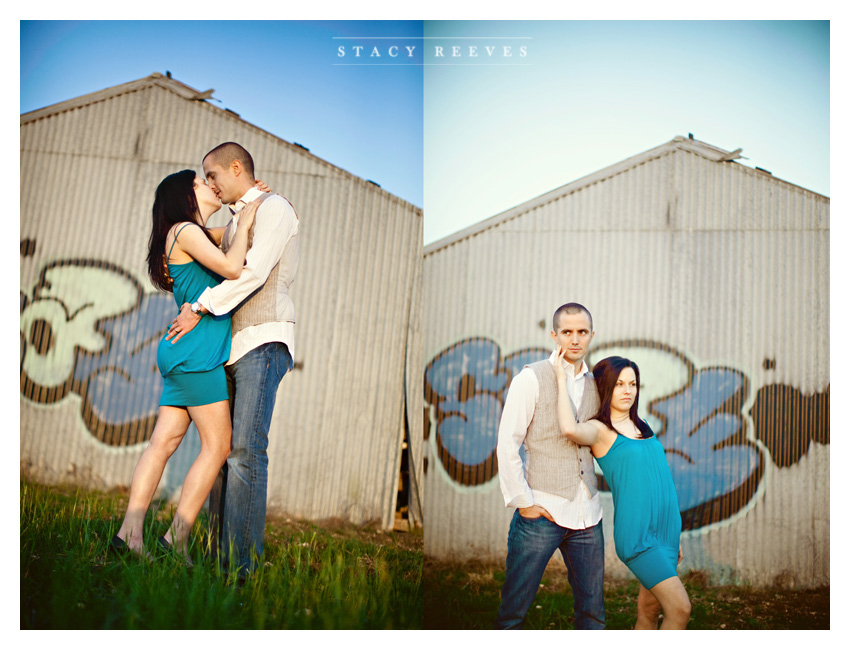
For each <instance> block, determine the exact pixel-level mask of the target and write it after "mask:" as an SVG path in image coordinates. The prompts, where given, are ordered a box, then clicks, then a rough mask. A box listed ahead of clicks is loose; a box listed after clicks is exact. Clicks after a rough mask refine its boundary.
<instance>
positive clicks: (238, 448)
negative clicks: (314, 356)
mask: <svg viewBox="0 0 850 650" xmlns="http://www.w3.org/2000/svg"><path fill="white" fill-rule="evenodd" d="M291 369H292V357H291V355H290V354H289V349H288V348H287V347H286V345H285V344H284V343H279V342H274V343H266V344H264V345H261V346H259V347H257V348H254V349H253V350H251V351H250V352H248V353H247V354H246V355H245V356H243V357H242V358H241V359H239V361H237V362H236V363H234V364H232V365H229V366H226V367H225V370H226V371H227V388H228V392H229V393H230V413H231V417H232V419H233V438H232V440H231V443H230V446H231V451H230V456H228V458H227V462H226V463H225V465H224V467H222V471H221V472H220V474H219V480H217V481H216V484H215V485H214V486H213V491H212V492H211V493H210V513H211V519H212V520H213V529H214V531H215V529H216V528H217V525H218V518H219V517H220V518H221V519H220V521H221V529H220V533H219V537H220V539H219V540H218V543H219V544H220V555H222V556H223V557H222V558H221V559H223V560H224V561H227V560H230V562H231V570H234V569H238V570H239V571H240V573H244V572H245V571H246V570H248V571H250V570H253V569H254V568H255V567H256V562H257V560H259V559H260V558H261V557H262V555H263V540H264V537H265V531H266V492H267V487H268V466H269V458H268V454H267V449H268V446H269V428H270V427H271V421H272V413H273V412H274V405H275V397H276V396H277V388H278V385H279V384H280V380H281V379H283V376H284V375H285V374H286V373H287V372H288V371H289V370H291Z"/></svg>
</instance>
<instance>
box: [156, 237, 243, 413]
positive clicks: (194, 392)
mask: <svg viewBox="0 0 850 650" xmlns="http://www.w3.org/2000/svg"><path fill="white" fill-rule="evenodd" d="M184 227H185V226H184ZM181 230H182V228H181ZM179 234H180V233H179V232H178V235H179ZM175 241H176V240H175ZM173 247H174V246H173V244H172V248H173ZM170 255H171V251H169V256H170ZM168 273H169V275H170V276H171V278H172V280H174V285H173V286H172V289H173V291H174V301H175V302H176V303H177V307H178V309H179V308H180V306H181V305H182V304H183V303H186V302H189V303H191V302H195V301H196V300H197V299H198V298H199V297H200V295H201V294H202V293H203V292H204V290H205V289H206V288H207V287H214V286H217V285H218V284H219V283H220V282H221V281H222V280H223V278H222V277H221V276H219V275H217V274H216V273H213V272H212V271H210V270H209V269H207V268H205V267H203V266H201V265H200V264H198V263H197V262H195V261H191V262H187V263H186V264H171V263H169V265H168ZM229 358H230V314H226V315H224V316H213V315H212V314H205V315H204V316H203V317H202V318H201V320H200V321H199V322H198V324H197V325H196V326H195V327H194V328H193V329H192V330H191V331H189V332H188V333H186V334H184V335H183V337H182V338H181V339H180V340H179V341H177V343H172V341H166V340H165V337H163V338H162V340H161V341H160V342H159V348H158V349H157V353H156V365H157V367H158V368H159V372H160V373H161V374H162V379H163V384H164V385H163V389H162V397H161V398H160V400H159V404H160V406H202V405H204V404H212V403H213V402H220V401H222V400H226V399H227V377H226V375H225V373H224V364H225V362H226V361H227V360H228V359H229Z"/></svg>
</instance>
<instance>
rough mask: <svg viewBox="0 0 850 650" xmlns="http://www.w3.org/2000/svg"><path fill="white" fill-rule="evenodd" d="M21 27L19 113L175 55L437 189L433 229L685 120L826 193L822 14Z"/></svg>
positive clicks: (419, 196)
mask: <svg viewBox="0 0 850 650" xmlns="http://www.w3.org/2000/svg"><path fill="white" fill-rule="evenodd" d="M20 37H21V41H20V43H21V44H20V48H21V66H20V75H21V78H20V112H21V113H24V112H27V111H32V110H36V109H38V108H42V107H44V106H48V105H50V104H54V103H58V102H62V101H65V100H67V99H72V98H74V97H78V96H80V95H83V94H86V93H90V92H96V91H98V90H102V89H104V88H108V87H110V86H115V85H118V84H122V83H126V82H128V81H132V80H135V79H139V78H142V77H145V76H148V75H150V74H151V73H152V72H160V73H165V71H166V70H168V71H170V72H171V74H172V76H173V77H174V78H175V79H177V80H179V81H181V82H183V83H185V84H187V85H189V86H191V87H193V88H196V89H198V90H200V91H204V90H207V89H209V88H213V89H215V92H214V94H213V100H211V101H212V103H214V104H215V105H217V106H220V107H224V108H229V109H231V110H233V111H235V112H236V113H238V114H239V115H240V116H241V117H242V118H243V119H245V120H247V121H248V122H251V123H252V124H255V125H256V126H259V127H260V128H262V129H264V130H266V131H269V132H270V133H273V134H274V135H276V136H279V137H281V138H283V139H284V140H287V141H289V142H296V143H299V144H301V145H303V146H305V147H307V148H308V149H309V150H310V151H311V152H312V153H313V154H315V155H317V156H319V157H320V158H323V159H324V160H327V161H328V162H330V163H332V164H334V165H336V166H338V167H341V168H342V169H345V170H346V171H349V172H351V173H353V174H356V175H357V176H360V177H362V178H365V179H368V180H371V181H374V182H375V183H377V184H379V185H380V186H381V187H382V188H384V189H385V190H387V191H388V192H390V193H392V194H395V195H396V196H399V197H401V198H402V199H404V200H406V201H408V202H410V203H412V204H414V205H416V206H418V207H423V208H424V211H425V219H424V242H425V244H426V245H427V244H430V243H433V242H435V241H438V240H440V239H442V238H444V237H447V236H449V235H451V234H452V233H454V232H457V231H459V230H463V229H464V228H467V227H469V226H471V225H474V224H475V223H478V222H480V221H482V220H484V219H487V218H489V217H492V216H494V215H496V214H499V213H501V212H504V211H505V210H509V209H510V208H512V207H514V206H516V205H519V204H522V203H525V202H526V201H529V200H531V199H533V198H535V197H537V196H539V195H541V194H544V193H546V192H549V191H551V190H553V189H555V188H557V187H560V186H562V185H565V184H567V183H570V182H572V181H575V180H577V179H579V178H581V177H583V176H586V175H588V174H591V173H594V172H596V171H598V170H600V169H604V168H605V167H608V166H610V165H613V164H616V163H618V162H620V161H621V160H624V159H626V158H628V157H630V156H633V155H636V154H639V153H641V152H643V151H646V150H648V149H652V148H653V147H656V146H659V145H661V144H663V143H665V142H668V141H670V140H672V139H673V138H674V137H675V136H677V135H681V136H685V137H687V135H688V134H689V133H693V134H694V137H695V138H696V139H697V140H702V141H703V142H707V143H709V144H712V145H716V146H718V147H721V148H725V149H728V150H734V149H737V148H738V147H741V148H742V149H743V156H745V157H746V159H744V160H739V161H738V162H739V163H741V164H744V165H748V166H751V167H755V166H758V167H762V168H763V169H767V170H769V171H771V172H772V173H773V174H774V176H776V177H778V178H781V179H783V180H787V181H789V182H791V183H794V184H796V185H800V186H802V187H805V188H807V189H810V190H812V191H815V192H818V193H820V194H824V195H826V196H830V186H829V172H830V166H829V152H830V148H829V140H830V128H829V127H830V124H829V115H830V113H829V102H830V87H829V78H830V75H829V73H830V59H829V54H830V28H829V23H828V22H826V21H820V22H812V21H808V22H806V21H661V20H645V21H634V20H625V21H593V20H574V21H542V20H535V21H495V20H478V21H424V22H423V21H399V22H393V21H383V20H381V21H331V22H321V21H318V22H317V21H233V22H203V21H172V22H167V21H131V20H127V21H24V22H22V23H21V30H20ZM225 39H227V40H228V41H231V42H237V43H248V44H250V47H249V48H247V52H249V55H246V56H248V57H249V58H247V60H245V59H243V57H240V56H238V55H237V56H234V55H231V54H229V53H228V51H227V50H225V49H224V47H223V44H224V43H225V42H226V41H225ZM393 46H395V47H396V51H395V56H392V54H393V52H392V51H391V48H392V47H393ZM436 47H442V48H443V50H442V53H443V56H437V55H436V49H435V48H436ZM470 47H475V48H477V49H476V53H477V54H478V56H476V57H472V56H470ZM487 47H490V48H491V49H490V51H491V52H493V54H491V55H489V56H485V54H486V53H487V50H486V48H487ZM505 47H508V48H512V49H511V50H510V51H511V56H510V57H507V56H504V48H505ZM357 48H359V49H357ZM406 48H411V49H410V50H407V49H406ZM452 48H456V49H455V50H453V49H452ZM521 48H524V51H523V50H522V49H521ZM452 54H458V56H452ZM246 70H248V71H249V72H250V74H249V76H253V77H254V78H256V79H259V80H261V81H262V83H259V84H257V86H256V87H255V88H252V89H251V92H246V90H245V78H246ZM261 173H262V170H261V169H259V170H258V176H260V177H261ZM281 190H282V191H283V192H284V193H285V191H286V190H285V188H281Z"/></svg>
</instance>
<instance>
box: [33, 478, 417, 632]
mask: <svg viewBox="0 0 850 650" xmlns="http://www.w3.org/2000/svg"><path fill="white" fill-rule="evenodd" d="M20 490H21V504H20V507H21V601H20V606H21V629H421V628H422V627H423V599H424V592H423V559H422V558H423V555H422V532H421V529H419V530H418V531H414V532H411V533H391V532H382V531H377V530H375V529H371V528H357V527H354V526H351V525H347V524H339V525H325V526H324V527H322V526H319V525H315V524H312V523H309V522H297V521H291V520H286V519H274V518H269V520H268V521H267V524H266V542H265V547H266V551H265V558H264V560H265V561H264V565H263V566H262V567H261V568H259V569H258V570H257V571H256V572H255V573H254V574H253V575H252V576H251V577H250V578H249V579H248V580H246V581H245V583H244V584H242V585H240V584H239V583H238V582H237V581H236V580H235V578H234V577H230V578H228V577H226V576H225V575H223V574H222V572H221V571H220V570H219V569H218V567H217V566H216V565H215V563H213V562H211V561H209V560H206V559H205V558H204V557H203V554H202V553H201V548H202V547H203V538H204V531H205V530H206V527H205V520H203V514H202V518H201V520H199V522H198V523H196V525H195V531H194V532H195V534H194V538H193V540H194V541H193V548H192V556H193V559H194V561H195V567H194V568H192V569H187V568H186V567H185V566H184V565H183V564H182V563H181V562H180V561H179V560H178V559H177V557H174V556H170V557H169V556H165V557H163V558H161V559H158V560H157V561H155V562H151V563H147V562H143V561H141V560H138V559H136V558H134V557H118V556H116V555H115V554H113V553H110V552H109V551H108V542H109V540H110V538H111V537H112V535H113V534H115V532H117V530H118V528H119V526H120V524H121V520H122V518H123V515H124V508H125V507H126V503H127V497H126V494H120V493H118V492H110V493H102V492H94V491H84V490H81V489H76V488H53V487H50V488H48V487H44V486H40V485H35V484H32V483H28V482H23V481H22V482H21V487H20ZM170 520H171V506H167V505H162V504H154V508H152V509H151V511H150V512H149V513H148V518H147V520H146V526H147V531H146V545H147V546H148V547H149V548H153V547H154V544H153V543H154V540H155V539H156V537H157V536H159V535H162V534H164V533H165V530H166V527H167V525H168V522H170Z"/></svg>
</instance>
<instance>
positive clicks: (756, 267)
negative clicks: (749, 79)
mask: <svg viewBox="0 0 850 650" xmlns="http://www.w3.org/2000/svg"><path fill="white" fill-rule="evenodd" d="M722 153H724V152H723V151H722V150H719V149H716V148H714V147H711V146H710V145H705V144H704V143H699V142H696V141H687V140H683V139H681V138H677V139H675V140H674V141H671V142H670V143H667V144H666V145H663V146H661V147H658V148H656V149H654V150H651V151H649V152H645V153H644V154H641V155H638V156H635V157H634V158H631V159H629V160H627V161H624V162H622V163H620V164H618V165H615V166H613V167H611V168H608V169H605V170H601V171H600V172H598V173H596V174H593V175H592V176H589V177H587V178H585V179H581V180H579V181H576V182H575V183H571V184H570V185H567V186H564V187H563V188H560V189H558V190H555V191H553V192H551V193H549V194H547V195H544V196H543V197H539V198H538V199H534V200H532V201H529V202H528V203H527V204H525V205H522V206H519V207H517V208H514V209H513V210H511V211H509V212H507V213H504V214H503V215H498V216H497V217H494V218H492V219H490V220H488V221H486V222H483V223H481V224H479V225H478V226H476V227H473V228H470V229H468V230H467V231H464V232H462V233H459V234H458V235H456V236H454V237H451V238H448V239H446V240H444V241H442V242H438V243H436V244H433V245H431V246H429V247H427V248H426V256H425V275H424V278H425V280H424V308H425V312H426V313H427V314H428V315H429V320H428V326H427V328H426V334H425V364H426V372H425V392H424V395H425V409H426V410H425V420H426V431H425V436H426V445H425V447H426V449H425V467H426V471H425V500H426V503H427V504H428V512H429V513H439V516H437V515H430V514H429V517H428V520H427V521H426V525H425V550H426V553H427V554H428V555H430V556H434V557H438V558H451V559H456V560H465V559H479V560H480V559H486V560H491V561H503V560H504V555H505V552H506V546H507V528H508V523H509V519H510V515H511V511H509V510H507V509H505V507H504V502H503V499H502V495H501V492H500V490H499V486H498V476H497V466H496V461H495V444H496V435H497V429H498V422H499V418H500V416H501V410H502V404H503V401H504V396H505V394H506V392H507V387H508V386H509V383H510V379H511V377H512V376H513V375H514V374H515V373H517V372H519V370H520V369H521V368H522V365H523V364H524V363H527V362H528V361H530V360H536V359H540V358H544V357H545V356H548V354H549V353H550V351H551V339H550V337H549V331H550V330H551V327H552V326H551V318H552V312H553V311H554V310H555V309H556V308H557V307H558V306H559V305H561V304H563V303H565V302H568V301H577V302H580V303H582V304H584V305H586V306H587V307H588V308H589V309H590V311H591V312H592V314H593V317H594V329H595V331H596V336H595V339H594V342H593V346H592V352H591V355H590V364H591V367H592V364H593V362H594V360H599V359H601V358H603V357H605V356H608V355H610V354H614V353H622V354H624V355H625V356H629V357H631V358H633V359H634V360H635V361H637V363H638V364H639V366H640V368H641V380H642V383H643V386H642V389H641V390H642V392H641V407H642V410H643V415H644V417H646V418H647V419H648V420H649V421H650V423H651V424H652V425H653V428H654V429H655V431H656V432H659V433H660V436H659V439H660V440H661V441H662V442H663V444H664V445H665V448H666V449H667V450H668V452H669V453H668V460H669V462H670V465H671V471H672V472H673V475H674V480H675V481H676V485H677V492H678V495H679V502H680V509H681V510H682V515H683V520H684V528H685V532H684V534H683V536H682V541H683V547H684V555H685V560H684V563H683V565H681V567H680V568H681V569H682V570H683V571H687V570H688V569H703V570H706V571H708V572H709V573H710V574H711V575H712V579H714V580H716V581H718V582H733V581H748V582H749V583H751V584H754V585H772V584H782V585H784V586H815V585H824V584H828V583H829V200H828V199H827V198H825V197H823V196H820V195H817V194H814V193H812V192H809V191H806V190H803V189H801V188H799V187H796V186H793V185H791V184H788V183H785V182H783V181H780V180H778V179H776V178H773V177H772V176H770V175H769V174H767V173H763V172H760V171H756V170H753V169H749V168H746V167H744V166H742V165H739V164H736V163H730V162H726V163H723V162H715V161H716V159H717V158H718V157H719V155H720V154H722ZM597 473H599V472H598V468H597ZM603 504H604V509H605V513H606V514H605V534H606V563H607V571H608V574H609V575H613V576H620V577H629V576H630V574H629V573H628V571H627V569H626V568H625V566H624V565H622V564H621V563H620V562H619V560H617V558H616V555H615V553H614V549H613V517H612V511H613V506H612V502H611V499H610V493H608V492H605V493H604V494H603Z"/></svg>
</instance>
